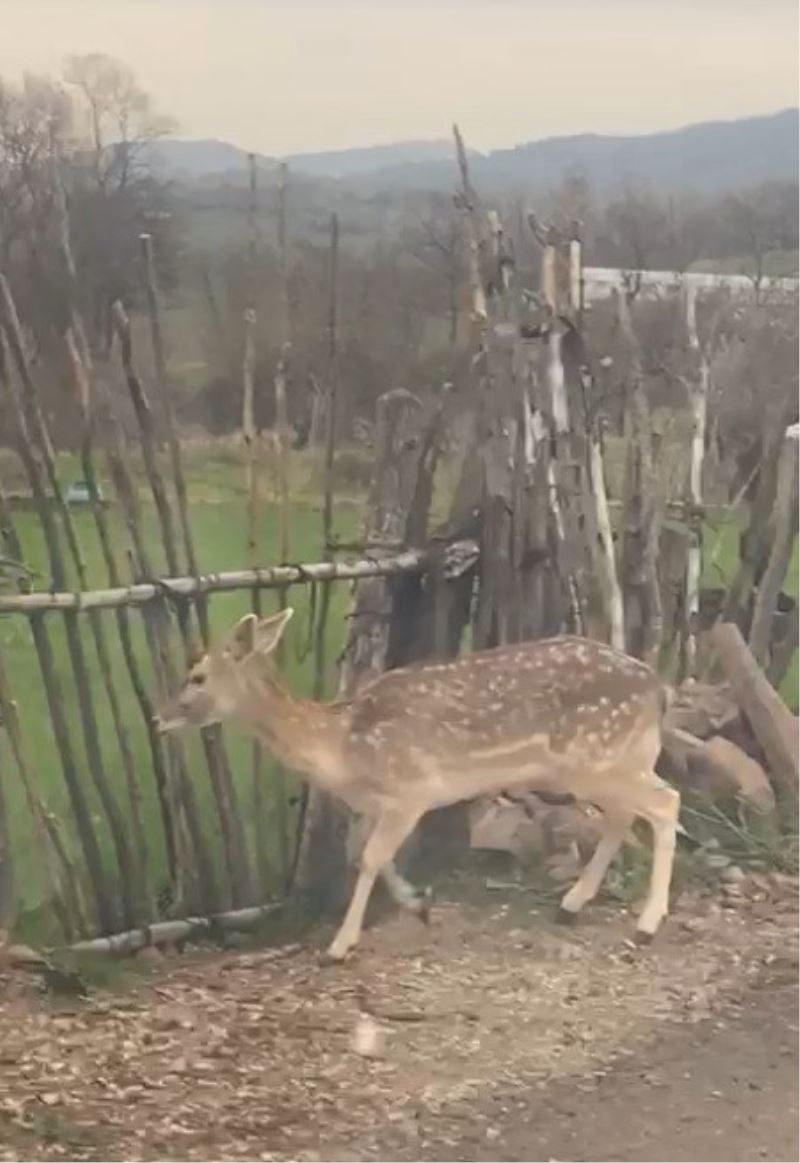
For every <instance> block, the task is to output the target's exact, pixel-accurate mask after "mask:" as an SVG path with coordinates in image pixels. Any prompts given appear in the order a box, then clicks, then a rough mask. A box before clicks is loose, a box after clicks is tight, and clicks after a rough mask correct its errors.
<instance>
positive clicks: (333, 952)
mask: <svg viewBox="0 0 800 1163" xmlns="http://www.w3.org/2000/svg"><path fill="white" fill-rule="evenodd" d="M349 952H350V950H349V949H345V950H344V951H341V950H339V949H334V948H333V947H331V948H330V949H326V950H325V951H324V953H320V955H319V963H320V965H321V966H322V967H323V968H327V967H329V966H331V965H342V964H343V963H344V962H345V961H346V959H347V954H348V953H349Z"/></svg>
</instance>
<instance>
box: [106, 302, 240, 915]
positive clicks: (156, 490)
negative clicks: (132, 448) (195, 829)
mask: <svg viewBox="0 0 800 1163" xmlns="http://www.w3.org/2000/svg"><path fill="white" fill-rule="evenodd" d="M112 319H113V322H114V327H115V330H116V333H117V336H118V338H119V341H120V348H121V353H122V361H123V368H124V371H125V379H126V382H127V384H128V389H129V392H130V395H131V399H132V401H133V405H134V410H135V412H136V417H137V421H138V425H139V433H140V436H141V442H142V452H143V455H144V463H145V471H146V473H147V478H148V482H149V484H150V491H151V492H152V494H153V499H154V501H155V504H156V510H157V513H158V518H159V524H160V529H161V539H162V543H163V545H164V551H165V555H166V559H167V564H168V567H169V569H170V570H176V571H177V569H178V553H177V544H176V541H175V534H174V522H173V517H172V510H171V507H170V504H169V499H168V496H167V489H166V485H165V482H164V478H163V475H162V473H161V469H160V466H159V464H158V458H157V455H156V439H155V427H154V423H153V413H152V409H151V406H150V401H149V399H148V397H147V393H146V392H145V389H144V385H143V384H142V382H141V380H140V379H139V376H138V375H137V373H136V370H135V368H134V365H133V354H132V346H131V331H130V320H129V319H128V317H127V315H126V314H125V311H124V310H123V307H122V304H121V303H119V302H117V303H115V304H114V306H113V308H112ZM196 592H197V593H200V592H202V591H200V590H199V589H198V590H197V591H196ZM177 615H178V627H179V629H180V632H181V637H182V639H183V644H184V653H185V655H186V659H187V661H188V660H189V658H191V657H192V655H193V653H194V644H193V642H192V640H191V631H190V626H189V617H188V608H187V607H186V604H185V603H182V602H179V603H178V604H177ZM202 741H203V750H204V752H205V758H206V764H207V767H208V772H209V778H210V780H211V786H212V790H213V793H214V799H215V801H216V805H217V810H218V812H219V817H220V831H221V834H222V843H223V850H224V855H225V865H226V870H227V873H228V879H229V887H230V889H231V892H232V894H233V896H234V898H235V900H236V903H239V902H241V901H242V900H244V899H246V898H247V897H248V896H249V885H248V880H249V877H248V868H247V852H246V847H245V843H244V833H243V828H242V823H241V817H240V815H239V813H238V812H237V811H236V809H235V806H234V805H235V796H234V791H233V786H232V783H233V781H232V779H231V776H230V772H229V771H228V769H227V765H226V764H225V763H224V762H223V760H222V758H221V751H220V748H219V730H218V729H217V730H216V731H213V730H212V729H206V730H204V731H203V732H202Z"/></svg>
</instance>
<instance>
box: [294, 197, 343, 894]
mask: <svg viewBox="0 0 800 1163" xmlns="http://www.w3.org/2000/svg"><path fill="white" fill-rule="evenodd" d="M327 339H328V353H327V354H328V361H327V369H326V381H327V383H326V387H327V392H326V395H327V402H326V408H325V461H324V471H323V486H322V487H323V497H322V556H323V559H324V560H323V562H322V564H321V568H322V569H323V570H330V569H335V568H336V563H334V561H333V553H332V550H331V544H332V542H333V491H334V490H333V466H334V457H335V453H336V420H337V411H338V403H339V349H338V340H339V219H338V217H337V215H336V214H331V222H330V246H329V257H328V319H327ZM304 572H306V574H307V575H308V576H312V577H313V574H311V571H307V570H306V571H304ZM314 580H322V579H321V578H318V579H317V578H315V579H314ZM326 580H328V579H326ZM330 604H331V590H330V585H323V586H322V592H321V595H320V603H319V612H318V614H317V626H316V633H315V637H314V687H313V695H314V698H315V699H321V698H322V696H323V693H324V690H325V680H326V677H327V669H328V666H327V641H326V635H327V631H328V617H329V614H330ZM328 814H329V804H328V801H327V797H326V795H325V793H324V792H322V791H320V790H318V789H316V788H315V789H313V791H312V789H311V788H310V787H309V784H308V783H307V782H304V783H303V786H302V788H301V791H300V806H299V809H298V813H297V829H296V834H295V836H296V838H295V844H294V851H293V853H292V858H291V869H290V873H289V882H290V885H295V884H296V882H297V880H298V878H306V879H307V877H306V868H307V866H308V863H309V854H310V850H311V846H312V833H315V832H316V831H317V830H318V829H319V828H324V825H325V821H326V818H327V816H328Z"/></svg>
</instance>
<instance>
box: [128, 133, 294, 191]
mask: <svg viewBox="0 0 800 1163" xmlns="http://www.w3.org/2000/svg"><path fill="white" fill-rule="evenodd" d="M147 152H148V160H149V162H150V164H151V165H152V166H153V168H154V169H155V170H156V171H157V172H158V173H160V174H162V175H163V176H164V177H165V178H173V179H174V178H180V179H183V180H185V181H192V180H193V179H196V178H205V177H208V176H209V175H211V174H223V173H227V172H228V171H230V170H239V169H242V170H243V169H244V168H245V167H246V165H247V150H244V149H240V148H239V146H238V145H231V144H230V142H228V141H215V140H213V139H211V138H209V139H199V140H185V139H181V138H177V137H166V138H162V139H161V140H160V141H154V142H152V143H151V144H150V145H149V146H148V147H147ZM256 156H257V157H258V162H259V165H260V166H264V167H269V168H270V169H272V168H274V166H275V162H274V161H273V160H272V159H271V158H268V157H264V155H263V154H257V155H256Z"/></svg>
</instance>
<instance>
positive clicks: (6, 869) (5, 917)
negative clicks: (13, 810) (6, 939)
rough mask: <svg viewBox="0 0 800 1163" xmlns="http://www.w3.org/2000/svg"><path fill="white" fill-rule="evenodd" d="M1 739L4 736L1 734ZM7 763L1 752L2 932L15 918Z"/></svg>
mask: <svg viewBox="0 0 800 1163" xmlns="http://www.w3.org/2000/svg"><path fill="white" fill-rule="evenodd" d="M0 741H2V736H1V735H0ZM7 771H8V768H7V765H6V763H5V762H4V756H3V754H2V752H0V933H4V932H7V931H8V930H9V929H11V928H13V925H14V920H15V913H16V909H15V905H14V890H15V887H16V875H15V859H14V853H13V852H12V850H11V828H10V822H9V812H8V802H7V800H6V778H7V775H6V772H7Z"/></svg>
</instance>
